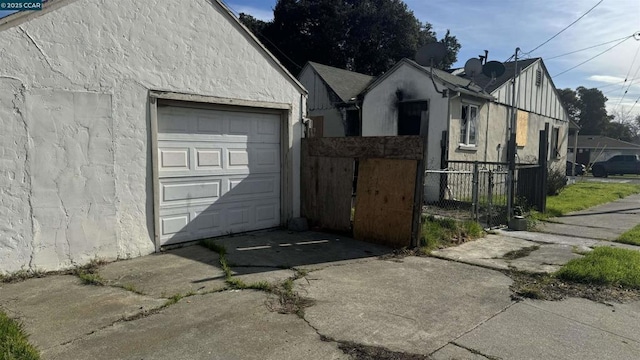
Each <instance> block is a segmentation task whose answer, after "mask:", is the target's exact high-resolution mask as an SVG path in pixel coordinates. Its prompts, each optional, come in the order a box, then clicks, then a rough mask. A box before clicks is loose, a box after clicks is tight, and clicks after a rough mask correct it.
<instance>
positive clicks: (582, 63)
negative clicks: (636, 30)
mask: <svg viewBox="0 0 640 360" xmlns="http://www.w3.org/2000/svg"><path fill="white" fill-rule="evenodd" d="M631 37H633V36H630V37H626V38H624V39H622V40H621V41H620V42H619V43H617V44H615V45H613V46H612V47H610V48H608V49H606V50H604V51H602V52H600V53H599V54H597V55H595V56H592V57H590V58H589V59H587V60H585V61H583V62H581V63H580V64H578V65H576V66H574V67H571V68H568V69H567V70H565V71H563V72H561V73H558V74H555V75H553V76H552V78H554V77H557V76H560V75H562V74H564V73H566V72H569V71H571V70H573V69H575V68H577V67H579V66H582V65H584V64H586V63H588V62H589V61H591V60H593V59H595V58H597V57H598V56H600V55H602V54H604V53H606V52H608V51H609V50H611V49H613V48H615V47H616V46H618V45H620V44H622V43H623V42H625V41H627V40H629V39H630V38H631Z"/></svg>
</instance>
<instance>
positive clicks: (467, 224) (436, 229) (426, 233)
mask: <svg viewBox="0 0 640 360" xmlns="http://www.w3.org/2000/svg"><path fill="white" fill-rule="evenodd" d="M483 236H484V229H482V226H480V224H478V223H477V222H475V221H458V220H454V219H448V218H436V217H434V216H428V217H426V218H425V219H424V221H423V224H422V237H421V239H420V247H421V251H422V252H423V253H429V252H431V251H432V250H436V249H442V248H445V247H449V246H454V245H458V244H461V243H463V242H465V241H469V240H473V239H477V238H480V237H483Z"/></svg>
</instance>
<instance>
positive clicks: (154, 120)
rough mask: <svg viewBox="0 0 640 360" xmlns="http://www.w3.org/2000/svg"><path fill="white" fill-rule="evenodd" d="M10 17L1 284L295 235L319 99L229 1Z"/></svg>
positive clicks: (100, 6)
mask: <svg viewBox="0 0 640 360" xmlns="http://www.w3.org/2000/svg"><path fill="white" fill-rule="evenodd" d="M123 5H124V4H123V3H120V2H117V1H109V0H76V1H73V0H58V1H55V0H54V1H49V2H47V4H46V5H45V8H44V9H43V10H42V11H35V12H23V13H16V14H12V15H10V16H8V17H6V18H3V19H0V64H2V66H1V67H0V125H1V126H2V132H1V133H0V204H1V206H0V273H2V272H12V271H17V270H20V269H25V270H26V269H42V270H56V269H61V268H66V267H71V266H75V265H79V264H83V263H86V262H88V261H90V260H92V259H95V258H101V259H116V258H130V257H135V256H140V255H144V254H149V253H152V252H154V251H157V250H159V249H161V247H163V246H166V245H170V244H175V243H179V242H185V241H192V240H197V239H201V238H206V237H211V236H218V235H224V234H228V233H231V232H234V233H235V232H241V231H248V230H255V229H262V228H269V227H275V226H280V225H282V224H286V222H287V220H288V219H289V218H291V217H297V216H299V212H300V211H299V210H300V203H299V198H300V188H299V176H300V174H299V168H300V157H299V153H300V138H301V136H302V133H303V129H302V124H301V119H302V116H303V114H304V113H305V111H306V110H305V108H304V106H305V103H306V91H305V90H304V88H303V86H302V85H301V84H300V83H299V82H298V81H297V80H296V79H295V78H294V77H293V76H291V75H290V74H289V73H288V72H287V71H286V70H285V69H284V67H282V66H281V65H280V63H279V62H278V61H277V60H276V59H275V58H274V57H273V56H272V55H271V54H270V53H269V52H268V51H267V50H265V48H264V47H263V46H262V45H261V44H260V43H259V42H258V41H257V39H256V38H255V37H254V36H253V35H252V34H251V33H250V32H249V31H248V30H247V29H246V28H245V27H244V26H243V25H241V24H240V22H239V21H238V20H237V19H236V17H235V16H233V14H232V13H231V12H230V11H229V9H227V8H226V7H225V6H224V5H223V3H222V2H221V1H218V0H188V1H182V0H158V1H153V2H147V1H141V2H133V3H130V6H123Z"/></svg>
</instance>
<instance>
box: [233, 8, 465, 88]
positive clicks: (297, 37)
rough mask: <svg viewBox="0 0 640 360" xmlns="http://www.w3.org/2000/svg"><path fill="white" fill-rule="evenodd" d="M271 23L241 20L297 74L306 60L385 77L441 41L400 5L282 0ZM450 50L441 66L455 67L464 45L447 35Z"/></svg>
mask: <svg viewBox="0 0 640 360" xmlns="http://www.w3.org/2000/svg"><path fill="white" fill-rule="evenodd" d="M273 15H274V18H273V20H272V21H271V22H267V23H265V22H260V20H256V19H255V18H253V17H251V16H248V15H246V14H241V15H240V19H241V21H242V22H243V23H244V24H245V25H246V26H247V27H249V28H250V29H251V30H252V31H254V32H255V33H256V34H257V35H258V37H260V38H261V40H263V42H264V43H265V45H266V46H267V48H269V50H271V52H272V53H273V54H275V55H276V57H278V59H279V60H280V61H281V62H282V63H283V64H284V65H285V66H286V67H287V68H288V69H289V70H290V71H291V72H292V73H294V74H296V73H298V72H299V71H300V70H301V69H300V66H302V65H304V63H306V62H307V61H316V62H319V63H323V64H326V65H331V66H335V67H339V68H345V69H349V70H353V71H357V72H361V73H365V74H370V75H380V74H382V73H384V72H385V71H387V70H388V69H389V68H390V67H391V66H393V65H394V64H395V63H396V62H397V61H398V60H400V59H402V58H405V57H407V58H413V56H414V54H415V52H416V51H417V49H418V48H419V47H420V46H422V45H424V44H427V43H431V42H435V41H438V40H437V38H436V33H435V32H434V31H433V30H432V26H431V24H429V23H422V22H421V21H420V20H418V19H417V18H416V17H415V15H414V14H413V12H412V11H411V10H410V9H409V8H408V7H407V5H406V4H405V3H404V2H403V1H401V0H278V2H277V3H276V6H275V8H274V13H273ZM440 41H441V42H443V43H444V44H445V45H446V46H447V48H448V49H449V53H448V55H447V57H446V58H445V59H444V60H443V61H442V63H441V64H438V67H440V68H448V67H450V66H451V65H452V64H453V63H454V62H455V61H456V60H457V54H458V51H459V50H460V44H459V42H458V40H457V39H456V37H455V36H453V35H451V33H450V32H449V31H447V33H446V35H445V37H444V38H442V39H441V40H440Z"/></svg>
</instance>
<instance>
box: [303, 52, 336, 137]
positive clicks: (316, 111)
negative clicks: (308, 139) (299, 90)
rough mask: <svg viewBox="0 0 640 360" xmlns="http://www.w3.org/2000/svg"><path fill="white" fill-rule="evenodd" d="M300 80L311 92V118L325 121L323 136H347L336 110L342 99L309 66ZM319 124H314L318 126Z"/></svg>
mask: <svg viewBox="0 0 640 360" xmlns="http://www.w3.org/2000/svg"><path fill="white" fill-rule="evenodd" d="M298 80H299V81H300V83H302V85H304V87H305V88H306V89H307V90H308V91H309V97H308V99H307V110H308V114H309V116H310V117H315V116H322V117H323V119H324V121H323V124H324V127H323V132H322V133H323V136H325V137H342V136H345V132H344V125H343V122H342V114H341V113H340V111H339V110H338V109H337V108H336V104H337V103H338V102H340V99H338V97H337V96H336V95H335V94H334V93H333V90H331V89H330V88H329V86H328V85H327V83H325V82H324V80H322V78H321V77H320V76H319V75H318V73H316V72H315V70H313V68H312V67H311V66H310V65H309V64H307V66H305V68H304V69H303V70H302V72H301V73H300V75H299V76H298ZM316 125H317V124H313V126H316Z"/></svg>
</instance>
